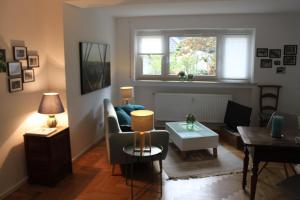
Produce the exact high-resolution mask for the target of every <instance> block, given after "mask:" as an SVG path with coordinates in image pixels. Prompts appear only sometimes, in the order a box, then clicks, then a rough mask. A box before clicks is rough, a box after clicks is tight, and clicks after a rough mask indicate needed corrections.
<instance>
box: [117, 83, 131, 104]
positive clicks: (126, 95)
mask: <svg viewBox="0 0 300 200" xmlns="http://www.w3.org/2000/svg"><path fill="white" fill-rule="evenodd" d="M120 93H121V97H122V100H123V102H125V104H128V102H129V100H130V99H132V98H133V97H134V95H133V87H131V86H125V87H120Z"/></svg>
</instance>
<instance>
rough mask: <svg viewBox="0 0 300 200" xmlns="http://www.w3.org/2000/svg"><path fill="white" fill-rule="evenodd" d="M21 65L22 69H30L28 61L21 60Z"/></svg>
mask: <svg viewBox="0 0 300 200" xmlns="http://www.w3.org/2000/svg"><path fill="white" fill-rule="evenodd" d="M19 61H20V63H21V67H22V69H27V68H28V61H27V60H19Z"/></svg>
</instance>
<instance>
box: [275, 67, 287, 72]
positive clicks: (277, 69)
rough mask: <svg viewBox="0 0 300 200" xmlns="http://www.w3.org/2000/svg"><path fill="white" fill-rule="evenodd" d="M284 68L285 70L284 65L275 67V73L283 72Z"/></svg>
mask: <svg viewBox="0 0 300 200" xmlns="http://www.w3.org/2000/svg"><path fill="white" fill-rule="evenodd" d="M285 70H286V68H285V67H277V68H276V73H277V74H285Z"/></svg>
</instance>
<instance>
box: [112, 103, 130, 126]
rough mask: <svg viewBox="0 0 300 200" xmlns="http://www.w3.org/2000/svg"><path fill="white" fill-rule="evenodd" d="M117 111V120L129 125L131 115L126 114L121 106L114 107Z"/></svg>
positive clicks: (121, 123)
mask: <svg viewBox="0 0 300 200" xmlns="http://www.w3.org/2000/svg"><path fill="white" fill-rule="evenodd" d="M115 111H116V113H117V117H118V121H119V124H120V125H129V126H130V124H131V117H130V115H128V114H127V113H126V112H125V111H124V110H123V109H122V108H120V107H115Z"/></svg>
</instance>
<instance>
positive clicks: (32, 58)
mask: <svg viewBox="0 0 300 200" xmlns="http://www.w3.org/2000/svg"><path fill="white" fill-rule="evenodd" d="M27 60H28V67H30V68H33V67H39V56H38V55H29V56H28V58H27Z"/></svg>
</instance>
